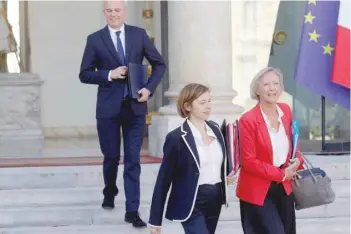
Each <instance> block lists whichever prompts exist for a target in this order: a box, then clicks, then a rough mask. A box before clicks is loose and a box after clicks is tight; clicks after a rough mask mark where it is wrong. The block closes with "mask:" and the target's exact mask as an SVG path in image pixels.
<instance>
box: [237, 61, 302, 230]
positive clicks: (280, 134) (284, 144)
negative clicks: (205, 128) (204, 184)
mask: <svg viewBox="0 0 351 234" xmlns="http://www.w3.org/2000/svg"><path fill="white" fill-rule="evenodd" d="M283 90H284V86H283V75H282V73H281V72H280V71H279V70H277V69H275V68H271V67H268V68H265V69H262V70H261V71H260V72H259V73H258V74H257V75H256V76H255V78H254V79H253V80H252V82H251V85H250V94H251V97H252V98H254V99H256V100H257V101H258V104H257V105H256V106H255V107H254V108H252V109H251V110H249V111H248V112H246V113H245V114H244V115H243V116H242V117H241V119H240V121H239V129H240V136H241V138H240V147H241V154H242V170H241V172H240V175H239V180H238V185H237V196H238V198H239V199H240V212H241V222H242V227H243V230H244V234H296V222H295V208H294V197H293V194H292V188H291V180H292V179H293V178H294V175H295V174H296V171H297V170H299V169H301V168H302V164H303V159H302V158H301V155H299V154H297V157H296V158H295V159H294V160H293V161H291V160H290V156H291V153H292V132H291V121H292V114H291V110H290V107H289V106H288V105H287V104H283V103H278V102H277V101H278V99H279V97H280V95H281V93H282V91H283Z"/></svg>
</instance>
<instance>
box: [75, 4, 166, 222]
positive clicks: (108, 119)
mask: <svg viewBox="0 0 351 234" xmlns="http://www.w3.org/2000/svg"><path fill="white" fill-rule="evenodd" d="M126 13H127V8H126V4H125V2H124V1H104V14H105V17H106V20H107V23H108V25H107V26H106V27H104V28H103V29H101V30H99V31H97V32H94V33H92V34H90V35H89V36H88V37H87V43H86V47H85V50H84V54H83V59H82V63H81V68H80V73H79V78H80V80H81V82H82V83H85V84H95V85H98V94H97V104H96V118H97V131H98V136H99V142H100V148H101V151H102V153H103V155H104V161H103V173H104V182H105V187H104V189H103V194H104V200H103V203H102V207H103V208H104V209H113V208H114V198H115V196H116V195H117V194H118V188H117V186H116V178H117V167H118V164H119V160H120V143H121V136H120V128H121V127H122V135H123V143H124V173H123V178H124V189H125V196H126V214H125V221H126V222H128V223H132V224H133V226H134V227H145V226H146V224H145V222H143V221H142V220H141V218H140V216H139V213H138V210H139V203H140V151H141V146H142V142H143V136H144V130H145V124H146V122H145V121H146V118H145V116H146V114H147V100H148V98H149V97H150V96H151V95H152V93H153V92H155V89H156V87H157V85H158V84H159V83H160V81H161V78H162V76H163V74H164V72H165V70H166V66H165V63H164V60H163V59H162V57H161V55H160V53H159V52H158V51H157V49H156V48H155V46H154V45H153V43H152V42H151V41H150V39H149V37H148V36H147V34H146V31H145V30H144V29H142V28H138V27H134V26H130V25H127V24H125V23H124V22H125V18H126ZM144 57H146V59H147V60H148V61H149V62H150V64H151V66H152V74H151V77H150V78H149V79H148V81H147V82H146V84H145V86H144V88H142V89H141V90H140V91H139V95H140V98H139V99H137V100H136V99H131V98H130V90H129V88H128V85H127V81H126V79H127V78H128V77H127V74H128V72H127V71H128V63H130V62H131V63H138V64H142V61H143V59H144Z"/></svg>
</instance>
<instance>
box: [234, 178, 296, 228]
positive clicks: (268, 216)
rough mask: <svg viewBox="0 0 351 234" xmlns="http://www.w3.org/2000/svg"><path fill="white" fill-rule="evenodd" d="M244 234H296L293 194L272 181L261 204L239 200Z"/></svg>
mask: <svg viewBox="0 0 351 234" xmlns="http://www.w3.org/2000/svg"><path fill="white" fill-rule="evenodd" d="M240 213H241V224H242V227H243V231H244V234H296V217H295V203H294V196H293V194H290V195H289V196H288V195H286V193H285V190H284V187H283V185H282V184H277V183H275V182H272V184H271V186H270V188H269V191H268V193H267V196H266V199H265V201H264V204H263V206H258V205H254V204H251V203H248V202H245V201H240Z"/></svg>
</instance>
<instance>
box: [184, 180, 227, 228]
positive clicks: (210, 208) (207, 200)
mask: <svg viewBox="0 0 351 234" xmlns="http://www.w3.org/2000/svg"><path fill="white" fill-rule="evenodd" d="M221 208H222V192H221V184H220V183H218V184H216V185H209V184H204V185H200V186H199V189H198V193H197V197H196V201H195V207H194V210H193V212H192V214H191V216H190V218H189V219H188V220H187V221H185V222H182V225H183V228H184V231H185V234H214V233H215V231H216V227H217V223H218V219H219V215H220V213H221Z"/></svg>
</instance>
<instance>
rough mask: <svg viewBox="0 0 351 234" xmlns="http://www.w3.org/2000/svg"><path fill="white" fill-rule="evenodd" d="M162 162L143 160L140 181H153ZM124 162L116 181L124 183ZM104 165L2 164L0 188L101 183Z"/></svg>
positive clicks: (81, 185)
mask: <svg viewBox="0 0 351 234" xmlns="http://www.w3.org/2000/svg"><path fill="white" fill-rule="evenodd" d="M159 167H160V164H143V165H142V166H141V177H140V183H141V184H142V185H154V183H155V181H156V177H157V173H158V169H159ZM122 180H123V165H122V166H120V167H119V172H118V176H117V183H122ZM103 181H104V180H103V173H102V166H64V167H25V168H1V170H0V190H4V189H28V188H64V187H99V186H102V185H103V183H104V182H103Z"/></svg>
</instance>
